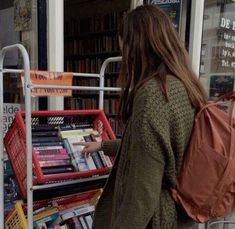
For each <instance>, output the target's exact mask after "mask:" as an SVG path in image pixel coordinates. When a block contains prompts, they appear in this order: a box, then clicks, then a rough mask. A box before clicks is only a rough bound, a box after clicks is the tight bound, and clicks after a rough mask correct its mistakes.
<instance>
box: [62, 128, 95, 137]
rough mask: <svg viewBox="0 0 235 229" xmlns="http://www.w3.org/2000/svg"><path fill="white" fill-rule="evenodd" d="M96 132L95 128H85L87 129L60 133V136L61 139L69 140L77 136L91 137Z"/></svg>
mask: <svg viewBox="0 0 235 229" xmlns="http://www.w3.org/2000/svg"><path fill="white" fill-rule="evenodd" d="M93 131H94V129H93V128H85V129H75V130H64V131H59V135H60V137H61V138H63V139H64V138H69V137H74V136H77V135H82V136H84V135H90V134H91V133H92V132H93Z"/></svg>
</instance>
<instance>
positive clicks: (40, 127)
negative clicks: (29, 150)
mask: <svg viewBox="0 0 235 229" xmlns="http://www.w3.org/2000/svg"><path fill="white" fill-rule="evenodd" d="M31 128H32V132H38V131H43V132H45V131H55V130H58V127H57V126H51V125H48V124H41V125H32V127H31Z"/></svg>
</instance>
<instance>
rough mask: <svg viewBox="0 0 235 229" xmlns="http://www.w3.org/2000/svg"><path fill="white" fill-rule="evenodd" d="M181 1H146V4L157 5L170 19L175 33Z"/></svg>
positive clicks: (178, 22) (178, 21) (178, 23)
mask: <svg viewBox="0 0 235 229" xmlns="http://www.w3.org/2000/svg"><path fill="white" fill-rule="evenodd" d="M181 2H182V1H181V0H147V1H145V3H146V4H151V5H158V6H159V7H160V8H161V9H162V10H164V11H165V12H166V13H167V14H168V16H169V17H170V18H171V20H172V23H173V25H174V27H175V28H176V30H177V31H179V25H180V13H181Z"/></svg>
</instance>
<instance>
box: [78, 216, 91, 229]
mask: <svg viewBox="0 0 235 229" xmlns="http://www.w3.org/2000/svg"><path fill="white" fill-rule="evenodd" d="M79 221H80V223H81V225H82V228H83V229H89V227H88V226H87V224H86V222H85V220H84V218H83V216H80V217H79Z"/></svg>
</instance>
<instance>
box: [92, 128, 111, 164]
mask: <svg viewBox="0 0 235 229" xmlns="http://www.w3.org/2000/svg"><path fill="white" fill-rule="evenodd" d="M90 136H91V139H92V140H93V141H95V142H101V141H102V138H101V136H100V135H99V133H98V131H96V130H94V131H93V132H92V133H91V135H90ZM99 155H100V158H101V161H102V162H103V165H104V167H109V168H111V167H112V166H113V164H112V162H111V160H110V158H109V156H107V155H105V154H104V152H103V151H99Z"/></svg>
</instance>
